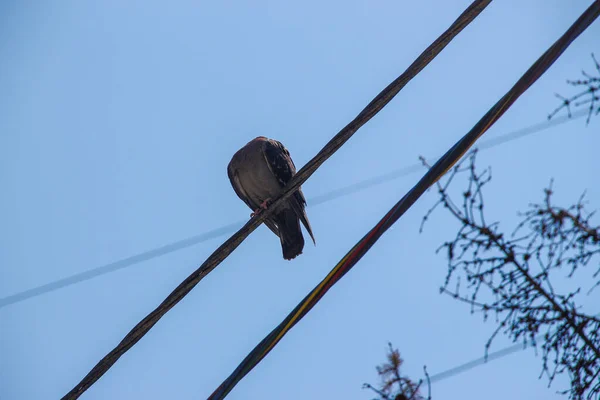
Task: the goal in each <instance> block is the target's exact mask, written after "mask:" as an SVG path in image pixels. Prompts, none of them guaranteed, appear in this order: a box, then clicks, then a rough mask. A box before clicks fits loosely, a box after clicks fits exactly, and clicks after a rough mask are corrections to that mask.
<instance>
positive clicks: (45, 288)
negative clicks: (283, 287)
mask: <svg viewBox="0 0 600 400" xmlns="http://www.w3.org/2000/svg"><path fill="white" fill-rule="evenodd" d="M587 114H588V113H587V111H585V110H580V111H578V112H575V113H573V114H572V115H571V116H570V117H569V116H563V117H558V118H555V119H552V120H550V121H547V122H541V123H537V124H534V125H530V126H528V127H525V128H522V129H518V130H515V131H513V132H510V133H506V134H503V135H499V136H498V137H495V138H492V139H488V140H486V141H483V142H482V143H481V144H480V145H479V146H478V147H479V149H481V150H483V149H489V148H492V147H496V146H499V145H501V144H504V143H507V142H511V141H513V140H516V139H520V138H522V137H525V136H528V135H531V134H534V133H537V132H540V131H543V130H546V129H549V128H552V127H554V126H557V125H561V124H564V123H565V122H569V121H574V120H576V119H578V118H582V117H585V116H587ZM422 168H423V165H422V164H420V163H414V164H411V165H407V166H405V167H402V168H398V169H396V170H393V171H390V172H386V173H384V174H380V175H376V176H373V177H371V178H367V179H364V180H362V181H359V182H355V183H353V184H350V185H347V186H344V187H341V188H338V189H335V190H332V191H329V192H327V193H324V194H322V195H318V196H315V197H312V198H309V199H308V207H313V206H317V205H319V204H324V203H327V202H329V201H331V200H335V199H338V198H340V197H343V196H348V195H350V194H353V193H358V192H361V191H363V190H366V189H370V188H372V187H375V186H377V185H381V184H384V183H387V182H391V181H393V180H395V179H398V178H401V177H404V176H407V175H410V174H412V173H415V172H417V171H419V170H421V169H422ZM244 222H246V221H245V220H244V221H238V222H235V223H233V224H228V225H224V226H221V227H219V228H216V229H212V230H210V231H206V232H204V233H201V234H198V235H195V236H191V237H189V238H186V239H182V240H178V241H176V242H172V243H169V244H166V245H164V246H161V247H158V248H155V249H152V250H148V251H145V252H142V253H139V254H135V255H133V256H130V257H127V258H123V259H121V260H118V261H114V262H111V263H109V264H105V265H102V266H100V267H96V268H93V269H90V270H88V271H84V272H79V273H76V274H73V275H71V276H68V277H66V278H62V279H58V280H56V281H53V282H50V283H46V284H44V285H40V286H37V287H34V288H31V289H27V290H24V291H22V292H18V293H15V294H12V295H9V296H6V297H2V298H0V308H3V307H6V306H9V305H11V304H15V303H19V302H21V301H24V300H27V299H31V298H33V297H37V296H40V295H42V294H46V293H50V292H53V291H55V290H59V289H62V288H65V287H67V286H70V285H75V284H77V283H81V282H85V281H87V280H90V279H94V278H97V277H99V276H102V275H105V274H109V273H111V272H116V271H119V270H121V269H124V268H128V267H131V266H133V265H136V264H139V263H141V262H144V261H148V260H151V259H153V258H157V257H161V256H164V255H166V254H169V253H172V252H175V251H178V250H182V249H185V248H188V247H192V246H194V245H196V244H200V243H203V242H206V241H208V240H210V239H214V238H217V237H220V236H224V235H226V234H228V233H232V232H235V230H236V229H237V228H238V227H239V226H240V225H242V224H243V223H244Z"/></svg>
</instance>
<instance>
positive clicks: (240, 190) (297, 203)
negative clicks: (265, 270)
mask: <svg viewBox="0 0 600 400" xmlns="http://www.w3.org/2000/svg"><path fill="white" fill-rule="evenodd" d="M295 174H296V166H295V165H294V162H293V161H292V158H291V156H290V153H289V151H288V150H287V149H286V148H285V146H284V145H283V144H281V142H279V141H277V140H274V139H269V138H267V137H264V136H258V137H256V138H254V139H252V140H251V141H249V142H248V143H247V144H246V145H245V146H244V147H242V148H241V149H239V150H238V151H237V152H236V153H235V154H234V155H233V157H232V158H231V161H230V162H229V164H228V165H227V175H228V177H229V181H230V182H231V186H233V190H234V191H235V193H236V194H237V196H238V197H239V198H240V199H241V200H242V201H243V202H244V203H246V205H247V206H248V207H250V209H251V210H252V211H253V212H252V214H250V217H253V216H255V215H256V214H258V213H260V212H262V210H265V209H267V207H268V206H269V204H270V202H271V200H272V199H274V198H275V196H277V195H278V194H279V193H280V192H281V189H282V188H283V187H285V185H287V183H288V182H289V181H290V180H291V179H292V177H293V176H294V175H295ZM305 207H306V199H305V198H304V194H303V193H302V189H301V188H298V190H297V191H296V192H294V194H292V195H291V196H290V197H288V198H287V199H286V200H285V202H284V203H283V204H282V205H281V206H278V207H277V209H276V210H275V211H274V212H273V214H271V215H270V216H269V217H268V218H267V219H265V221H264V222H265V225H267V227H268V228H269V229H270V230H271V231H272V232H273V233H274V234H275V235H277V236H278V237H279V240H280V241H281V250H282V252H283V258H284V259H285V260H292V259H294V258H296V257H297V256H298V255H300V254H302V250H303V249H304V236H302V229H301V228H300V221H301V222H302V224H303V225H304V227H305V228H306V230H307V231H308V234H309V235H310V237H311V239H312V241H313V244H315V245H316V242H315V237H314V235H313V232H312V228H311V226H310V222H309V221H308V216H307V215H306V210H305Z"/></svg>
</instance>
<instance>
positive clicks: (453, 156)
mask: <svg viewBox="0 0 600 400" xmlns="http://www.w3.org/2000/svg"><path fill="white" fill-rule="evenodd" d="M474 5H475V3H473V4H472V5H471V6H470V7H473V6H474ZM465 13H467V11H465ZM599 15H600V0H597V1H595V2H594V3H592V5H590V6H589V7H588V8H587V9H586V10H585V11H584V13H583V14H581V16H580V17H579V18H578V19H577V20H576V21H575V22H574V23H573V24H572V25H571V26H570V27H569V29H568V30H567V31H566V32H565V33H564V34H563V35H562V36H561V37H560V38H559V39H558V40H557V41H556V42H554V44H553V45H552V46H550V48H548V50H546V51H545V52H544V54H542V55H541V56H540V57H539V58H538V59H537V60H536V61H535V62H534V63H533V65H532V66H531V67H530V68H529V69H528V70H527V71H526V72H525V73H524V74H523V75H522V76H521V78H520V79H519V80H518V81H517V82H516V83H515V84H514V85H513V86H512V87H511V88H510V90H509V91H508V92H506V94H505V95H504V96H502V98H501V99H500V100H498V102H496V104H494V106H493V107H492V108H490V109H489V110H488V112H487V113H485V115H484V116H483V117H482V118H481V119H480V120H479V121H478V122H477V123H476V124H475V125H474V126H473V128H472V129H471V130H470V131H469V132H467V133H466V134H465V135H464V136H463V137H462V138H461V139H460V140H459V141H458V142H456V144H455V145H454V146H452V147H451V148H450V149H449V150H448V151H447V152H446V153H445V154H444V155H443V156H442V157H441V158H440V159H439V160H438V161H437V162H436V163H435V164H434V165H433V166H432V167H431V168H430V169H429V170H428V171H427V172H426V173H425V175H424V176H423V177H422V178H421V179H420V180H419V182H418V183H417V184H416V185H415V186H413V188H412V189H410V190H409V191H408V192H407V193H406V194H405V195H404V196H403V197H402V198H401V199H400V200H399V201H398V202H397V203H396V204H395V205H394V206H393V207H392V208H391V209H390V210H389V211H388V212H387V213H386V214H385V215H384V216H383V217H382V218H381V220H380V221H379V222H378V223H377V224H376V225H375V226H374V227H373V228H372V229H371V230H370V231H369V232H367V233H366V234H365V236H364V237H363V238H362V239H361V240H359V241H358V243H356V244H355V245H354V246H353V247H352V248H351V249H350V250H349V251H348V253H346V255H345V256H344V257H342V259H341V260H340V261H339V262H338V263H337V264H336V265H335V266H334V267H333V269H332V270H331V271H330V272H329V273H328V274H327V276H326V277H325V278H324V279H323V280H322V281H321V282H320V283H319V284H317V286H315V288H314V289H313V290H312V291H310V292H309V293H308V294H307V295H306V297H305V298H304V299H303V300H302V301H301V302H300V303H298V305H297V306H296V307H295V308H294V309H293V310H292V311H291V312H290V313H289V314H288V316H287V317H286V318H284V319H283V321H281V323H279V324H278V325H277V326H276V327H275V328H274V329H273V330H272V331H271V332H270V333H269V334H268V335H267V336H265V338H264V339H263V340H262V341H260V342H259V343H258V344H257V345H256V346H255V347H254V349H253V350H252V351H250V353H248V355H247V356H246V357H245V358H244V359H243V360H242V361H241V362H240V364H239V365H238V366H237V368H235V369H234V370H233V371H232V372H231V374H230V375H229V376H228V377H227V378H226V379H225V380H224V381H223V382H222V383H221V385H219V386H218V387H217V388H216V389H215V391H214V392H213V393H212V394H211V395H210V396H209V398H208V399H209V400H222V399H224V398H225V397H226V396H227V394H228V393H230V392H231V390H233V388H234V387H235V386H236V385H237V384H238V383H239V382H240V381H241V380H242V379H243V378H244V377H245V376H246V375H247V374H248V373H249V372H250V371H252V369H253V368H255V367H256V366H257V365H258V364H259V363H260V362H261V361H262V360H263V359H264V358H265V357H266V356H267V355H268V354H269V353H270V352H271V351H272V350H273V349H274V348H275V346H276V345H277V344H278V343H279V342H280V341H281V340H282V339H283V337H284V336H285V335H286V334H287V333H288V332H289V331H290V330H291V329H292V328H293V327H294V326H295V325H296V324H297V323H298V322H300V320H302V318H304V316H305V315H306V314H308V313H309V312H310V310H312V309H313V308H314V307H315V305H316V304H317V303H318V302H319V301H320V300H321V299H322V298H323V297H324V296H325V294H326V293H327V292H328V291H329V290H330V289H331V288H332V287H333V286H334V285H335V284H336V283H337V282H339V281H340V279H342V278H343V277H344V276H345V275H346V274H347V273H348V272H349V271H350V270H351V269H352V268H353V267H354V266H355V265H356V264H357V263H358V262H359V261H360V260H361V258H362V257H363V256H364V255H365V254H366V253H367V252H368V251H369V250H370V249H371V248H372V247H373V245H374V244H375V243H376V242H377V241H378V240H379V238H381V236H382V235H383V234H384V233H385V232H386V231H387V230H388V229H389V228H390V227H392V226H393V225H394V223H396V222H397V221H398V220H399V219H400V218H401V217H402V216H403V215H404V213H405V212H406V211H408V209H410V207H412V205H413V204H414V203H415V202H416V201H417V200H418V199H419V198H420V197H421V196H422V195H423V193H425V192H426V191H427V189H428V188H430V187H431V186H432V185H434V184H435V183H436V182H437V181H438V180H439V179H440V178H441V177H442V176H443V175H444V174H445V173H446V172H447V171H448V170H449V169H450V168H452V167H453V166H454V165H455V164H456V163H457V162H458V161H459V160H460V159H461V158H462V156H463V155H464V154H465V153H466V152H467V151H468V150H469V149H470V148H471V147H472V146H473V145H474V144H475V142H476V141H477V140H478V139H479V138H480V137H481V136H482V135H483V134H484V133H485V132H486V131H487V130H488V129H489V128H490V127H491V126H492V125H493V124H494V123H495V122H496V121H498V119H500V117H501V116H502V115H503V114H504V113H505V112H506V111H507V110H508V109H509V108H510V107H511V106H512V105H513V104H514V103H515V101H516V100H517V99H518V98H519V97H520V96H521V95H522V94H523V93H525V92H526V91H527V90H528V89H529V88H530V87H531V85H533V84H534V83H535V82H536V81H537V80H538V79H539V78H540V77H541V76H542V75H543V74H544V73H545V72H546V71H547V70H548V68H550V66H551V65H552V64H554V62H556V60H557V59H558V58H559V57H560V56H561V55H562V54H563V53H564V51H565V50H566V49H567V48H568V47H569V45H570V44H571V43H572V42H573V41H574V40H575V39H576V38H577V37H578V36H579V35H580V34H581V33H582V32H584V31H585V30H586V29H587V28H588V27H589V26H590V25H591V24H592V22H594V21H595V20H596V18H597V17H598V16H599ZM239 328H240V330H243V327H239Z"/></svg>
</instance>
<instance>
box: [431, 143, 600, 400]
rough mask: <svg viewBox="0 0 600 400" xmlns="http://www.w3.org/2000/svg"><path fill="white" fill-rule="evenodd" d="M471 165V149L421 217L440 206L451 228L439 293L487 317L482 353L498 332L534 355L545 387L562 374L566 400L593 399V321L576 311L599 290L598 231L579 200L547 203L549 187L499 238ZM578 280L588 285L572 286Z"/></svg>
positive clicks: (485, 176) (597, 365)
mask: <svg viewBox="0 0 600 400" xmlns="http://www.w3.org/2000/svg"><path fill="white" fill-rule="evenodd" d="M475 159H476V151H473V152H471V153H470V154H469V156H468V157H467V158H466V159H465V160H464V161H463V162H462V163H461V164H459V165H457V166H456V167H455V168H453V169H452V171H451V172H450V173H449V174H448V177H447V178H446V179H445V183H443V184H442V183H438V185H437V187H438V193H439V200H438V201H437V202H436V203H435V205H434V206H433V207H432V208H431V209H430V210H429V212H428V213H427V214H426V216H425V217H424V219H423V223H425V222H426V221H427V219H428V218H429V217H430V216H431V214H432V212H433V211H434V210H435V209H437V208H439V206H443V209H444V210H447V211H448V212H449V213H450V214H451V215H452V216H453V217H454V218H455V219H456V220H457V221H458V223H459V226H458V231H457V233H456V236H455V237H454V238H453V239H452V240H449V241H447V242H445V243H444V244H443V245H442V246H441V247H440V248H439V249H438V251H440V250H442V251H444V252H445V254H446V257H447V259H448V272H447V275H446V279H445V282H444V284H443V286H442V287H441V289H440V290H441V292H442V293H446V294H448V295H450V296H451V297H453V298H455V299H457V300H460V301H462V302H465V303H467V304H469V305H470V307H471V312H481V313H482V314H483V318H484V320H487V319H488V317H489V316H490V315H492V316H494V320H495V322H496V324H497V328H496V330H495V331H494V333H493V334H492V336H491V337H490V339H489V340H488V342H487V344H486V354H487V350H488V349H489V347H490V345H491V343H492V341H493V339H494V338H495V337H496V336H497V335H498V333H504V334H506V335H507V336H509V337H511V338H512V339H513V341H515V342H516V341H522V342H523V343H524V345H530V346H533V347H534V348H535V349H539V350H541V355H542V373H541V374H540V378H541V377H542V376H544V375H546V376H547V377H548V378H549V386H550V385H551V383H552V381H553V380H554V378H555V377H556V376H557V375H558V374H562V373H567V374H568V375H569V377H570V380H571V385H570V386H571V387H570V388H569V389H568V390H565V391H563V392H561V393H565V394H566V393H568V394H569V397H570V398H571V399H574V400H579V399H592V398H594V397H595V398H598V396H600V334H599V329H600V320H599V319H598V318H596V317H594V316H592V315H589V314H586V313H585V312H584V311H583V308H582V307H581V306H579V305H578V301H580V299H581V296H583V295H585V294H589V293H590V292H591V291H592V290H593V289H594V288H596V287H597V286H599V285H600V276H599V275H600V263H599V261H600V260H599V259H600V257H599V255H600V230H599V228H598V227H597V226H593V225H592V224H591V221H590V219H591V217H592V215H593V213H589V212H587V211H586V210H585V203H584V196H581V197H580V198H579V200H578V201H577V203H576V204H574V205H572V206H569V207H567V208H563V207H559V206H556V205H554V204H553V203H552V194H553V192H552V183H551V184H550V186H549V188H547V189H545V190H544V199H543V201H542V202H540V203H539V204H530V205H529V208H528V209H527V210H526V211H525V212H524V213H521V214H519V215H520V216H521V217H522V220H521V222H520V223H519V224H518V225H517V226H516V228H515V229H514V231H513V232H512V233H506V232H504V231H502V230H501V229H500V223H499V222H488V218H487V216H486V215H485V212H484V210H485V207H484V205H485V203H484V196H483V189H484V187H485V186H486V185H487V184H488V183H489V182H490V180H491V170H490V169H489V168H488V169H485V170H483V171H481V172H478V171H477V170H476V168H475ZM459 175H467V185H466V189H465V190H463V191H462V193H460V194H457V193H454V192H455V190H454V188H452V190H450V185H451V183H452V182H453V181H455V180H456V178H457V177H458V176H459ZM457 198H459V199H458V200H457ZM422 228H423V225H422V226H421V229H422ZM576 276H577V278H578V280H577V282H574V280H573V278H575V277H576ZM580 278H583V279H580ZM582 281H584V282H587V284H588V286H589V287H582V286H580V285H578V283H580V282H582ZM557 283H558V284H557ZM569 283H570V284H569ZM569 286H571V288H568V287H569Z"/></svg>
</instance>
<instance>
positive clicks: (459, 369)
mask: <svg viewBox="0 0 600 400" xmlns="http://www.w3.org/2000/svg"><path fill="white" fill-rule="evenodd" d="M598 316H600V314H596V315H594V318H598ZM543 339H544V334H539V335H537V336H536V337H535V339H534V340H535V341H536V342H539V341H542V340H543ZM528 347H532V346H527V345H526V344H523V343H517V344H513V345H512V346H508V347H505V348H503V349H501V350H498V351H494V352H493V353H488V354H487V356H485V357H479V358H476V359H475V360H472V361H469V362H466V363H464V364H461V365H458V366H456V367H453V368H450V369H448V370H446V371H443V372H439V373H437V374H434V375H431V376H430V378H429V379H430V381H431V383H434V382H439V381H442V380H444V379H448V378H451V377H453V376H456V375H458V374H461V373H463V372H466V371H468V370H470V369H473V368H475V367H479V366H481V365H483V364H485V363H487V362H489V361H493V360H497V359H499V358H502V357H504V356H508V355H510V354H512V353H516V352H517V351H519V350H525V349H527V348H528Z"/></svg>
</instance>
